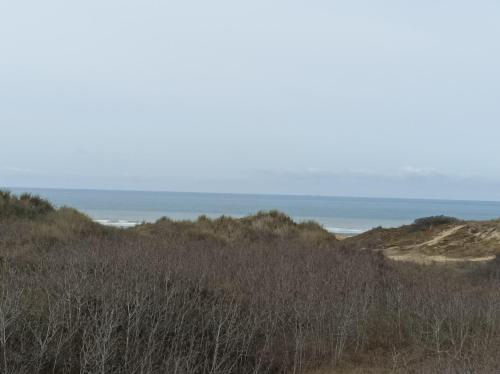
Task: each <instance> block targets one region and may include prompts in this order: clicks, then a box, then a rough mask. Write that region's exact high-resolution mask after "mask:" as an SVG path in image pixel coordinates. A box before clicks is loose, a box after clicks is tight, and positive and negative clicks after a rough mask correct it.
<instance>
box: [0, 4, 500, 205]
mask: <svg viewBox="0 0 500 374" xmlns="http://www.w3.org/2000/svg"><path fill="white" fill-rule="evenodd" d="M499 19H500V2H499V1H498V0H491V1H488V0H476V1H470V0H468V1H461V0H421V1H409V0H408V1H406V0H394V1H372V0H366V1H360V0H349V1H347V0H346V1H334V0H328V1H327V0H307V1H306V0H304V1H298V0H251V1H235V0H224V1H221V0H211V1H206V0H203V1H201V0H199V1H194V0H177V1H167V0H154V1H153V0H136V1H131V0H85V1H68V0H60V1H55V0H44V1H39V0H16V1H0V186H30V187H71V188H117V189H141V190H150V189H151V190H176V191H215V192H258V193H301V194H323V195H351V196H396V197H430V198H433V197H434V198H457V199H495V200H500V146H499V144H500V43H499V37H500V22H499V21H498V20H499Z"/></svg>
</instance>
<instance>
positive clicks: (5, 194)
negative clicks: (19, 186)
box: [0, 191, 54, 218]
mask: <svg viewBox="0 0 500 374" xmlns="http://www.w3.org/2000/svg"><path fill="white" fill-rule="evenodd" d="M53 211H54V207H53V206H52V204H50V203H49V202H48V201H47V200H45V199H42V198H40V197H39V196H34V195H31V194H27V193H25V194H22V195H20V196H16V195H12V194H11V193H10V192H9V191H0V218H9V217H16V218H36V217H40V216H44V215H47V214H48V213H50V212H53Z"/></svg>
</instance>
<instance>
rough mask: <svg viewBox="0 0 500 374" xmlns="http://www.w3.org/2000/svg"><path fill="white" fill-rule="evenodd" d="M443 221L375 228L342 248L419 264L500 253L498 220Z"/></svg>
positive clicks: (486, 257) (487, 257) (476, 258)
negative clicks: (379, 254) (365, 250)
mask: <svg viewBox="0 0 500 374" xmlns="http://www.w3.org/2000/svg"><path fill="white" fill-rule="evenodd" d="M443 218H445V219H444V220H443ZM446 218H447V217H429V218H427V219H421V220H417V221H416V223H414V224H413V225H407V226H402V227H399V228H392V229H383V228H376V229H373V230H371V231H368V232H366V233H363V234H361V235H359V236H356V237H352V238H347V239H345V240H344V245H346V246H347V247H349V248H354V249H370V250H375V251H381V252H382V253H384V254H385V255H386V256H387V257H389V258H391V259H394V260H400V261H414V262H420V263H428V262H451V261H487V260H492V259H494V258H495V256H496V255H498V254H500V220H496V221H459V220H455V219H446ZM438 219H441V222H435V223H434V224H433V222H432V221H433V220H436V221H437V220H438ZM425 220H427V222H426V221H425Z"/></svg>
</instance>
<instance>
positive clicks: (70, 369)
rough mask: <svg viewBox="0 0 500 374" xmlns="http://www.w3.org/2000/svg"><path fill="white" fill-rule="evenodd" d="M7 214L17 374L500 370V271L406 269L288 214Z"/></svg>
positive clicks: (5, 251)
mask: <svg viewBox="0 0 500 374" xmlns="http://www.w3.org/2000/svg"><path fill="white" fill-rule="evenodd" d="M0 209H1V208H0ZM0 217H1V218H0V256H1V260H0V368H1V369H0V371H1V372H3V373H144V374H149V373H179V374H181V373H186V374H187V373H214V374H215V373H221V374H222V373H255V374H257V373H336V372H339V373H348V372H357V373H362V372H373V373H376V372H380V373H382V372H395V373H404V372H418V373H436V372H449V373H456V372H480V373H490V372H491V373H494V372H498V370H499V369H500V364H499V362H498V358H497V347H498V346H500V287H499V286H500V276H499V271H498V269H499V265H498V264H497V262H492V263H489V264H487V265H482V264H481V265H475V266H473V267H472V266H471V267H465V268H461V269H459V270H457V269H454V268H449V267H443V266H441V267H436V266H425V267H423V266H418V265H415V264H406V263H394V262H390V261H388V260H386V259H385V258H384V257H383V256H381V255H379V254H377V253H374V252H371V251H357V250H352V249H348V248H347V247H346V248H344V249H342V248H340V247H341V246H344V243H345V242H346V241H342V242H339V241H337V240H336V239H335V237H334V236H333V235H331V234H329V233H327V232H326V231H324V230H323V229H322V228H321V227H320V226H318V225H317V224H314V223H307V224H296V223H294V222H293V221H291V220H290V219H289V218H288V217H286V216H284V215H282V214H280V213H277V212H271V213H262V214H258V215H256V216H252V217H247V218H244V219H231V218H220V219H217V220H210V219H208V218H206V217H201V218H200V219H199V220H198V221H196V222H173V221H170V220H168V219H162V220H160V221H158V222H157V223H155V224H146V225H141V226H139V227H136V228H133V229H127V230H122V229H115V228H105V227H102V226H99V225H97V224H94V223H93V222H92V221H91V220H89V219H88V218H86V217H85V216H83V215H81V214H79V213H78V212H76V211H74V210H71V209H68V208H64V209H59V210H50V211H40V212H39V213H37V214H33V215H30V216H26V215H24V214H19V215H16V214H15V213H12V212H11V213H9V214H3V215H0ZM365 369H366V370H365ZM377 370H378V371H377Z"/></svg>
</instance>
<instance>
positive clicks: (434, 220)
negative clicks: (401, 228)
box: [411, 215, 461, 230]
mask: <svg viewBox="0 0 500 374" xmlns="http://www.w3.org/2000/svg"><path fill="white" fill-rule="evenodd" d="M459 222H461V221H460V220H459V219H458V218H454V217H448V216H444V215H441V216H431V217H424V218H419V219H416V220H415V222H414V223H413V224H412V225H411V227H412V228H413V229H415V230H428V229H431V228H433V227H435V226H442V225H451V224H456V223H459Z"/></svg>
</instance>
